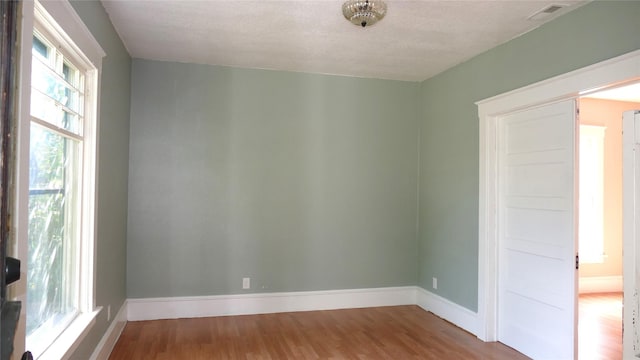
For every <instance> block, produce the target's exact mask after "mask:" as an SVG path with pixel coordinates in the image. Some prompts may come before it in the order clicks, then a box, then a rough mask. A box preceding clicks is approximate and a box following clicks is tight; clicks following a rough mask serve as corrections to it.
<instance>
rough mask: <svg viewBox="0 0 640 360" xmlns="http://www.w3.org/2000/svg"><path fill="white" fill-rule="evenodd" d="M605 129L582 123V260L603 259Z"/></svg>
mask: <svg viewBox="0 0 640 360" xmlns="http://www.w3.org/2000/svg"><path fill="white" fill-rule="evenodd" d="M604 131H605V128H604V127H602V126H591V125H580V166H579V168H580V174H579V184H580V185H579V191H580V193H579V196H580V197H579V221H578V223H579V226H578V237H579V244H578V245H579V251H580V262H582V263H601V262H602V261H603V255H604V232H603V222H604V217H603V214H604V210H603V197H604Z"/></svg>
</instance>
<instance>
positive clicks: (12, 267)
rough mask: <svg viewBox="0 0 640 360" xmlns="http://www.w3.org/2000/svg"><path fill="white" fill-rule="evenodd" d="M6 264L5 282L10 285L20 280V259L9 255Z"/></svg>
mask: <svg viewBox="0 0 640 360" xmlns="http://www.w3.org/2000/svg"><path fill="white" fill-rule="evenodd" d="M4 264H5V265H4V279H5V283H6V284H7V285H9V284H11V283H13V282H16V281H18V280H20V260H18V259H14V258H12V257H7V258H6V259H5V262H4Z"/></svg>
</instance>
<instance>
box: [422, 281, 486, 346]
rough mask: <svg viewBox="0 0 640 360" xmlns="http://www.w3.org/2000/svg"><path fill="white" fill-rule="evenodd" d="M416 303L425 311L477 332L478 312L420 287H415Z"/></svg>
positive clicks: (471, 331)
mask: <svg viewBox="0 0 640 360" xmlns="http://www.w3.org/2000/svg"><path fill="white" fill-rule="evenodd" d="M416 291H417V296H416V298H417V299H416V300H417V301H416V303H417V305H418V306H420V307H421V308H423V309H424V310H426V311H430V312H432V313H434V314H435V315H437V316H439V317H441V318H443V319H445V320H447V321H448V322H450V323H453V324H454V325H456V326H458V327H460V328H462V329H464V330H466V331H468V332H470V333H472V334H474V335H477V334H478V314H477V313H475V312H473V311H471V310H469V309H467V308H465V307H463V306H460V305H458V304H456V303H454V302H451V301H449V300H447V299H445V298H443V297H440V296H438V295H436V294H434V293H432V292H430V291H427V290H425V289H423V288H421V287H418V288H416Z"/></svg>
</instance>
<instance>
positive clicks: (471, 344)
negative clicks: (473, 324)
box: [109, 305, 528, 360]
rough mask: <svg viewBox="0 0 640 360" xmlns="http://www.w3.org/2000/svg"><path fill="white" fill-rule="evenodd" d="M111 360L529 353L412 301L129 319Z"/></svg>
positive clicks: (512, 355)
mask: <svg viewBox="0 0 640 360" xmlns="http://www.w3.org/2000/svg"><path fill="white" fill-rule="evenodd" d="M109 359H110V360H125V359H126V360H135V359H145V360H147V359H150V360H169V359H171V360H179V359H274V360H275V359H496V360H498V359H509V360H517V359H528V358H527V357H526V356H524V355H522V354H520V353H518V352H517V351H515V350H513V349H511V348H509V347H507V346H505V345H503V344H500V343H484V342H482V341H480V340H478V339H477V338H476V337H475V336H473V335H471V334H469V333H468V332H466V331H464V330H462V329H460V328H458V327H456V326H454V325H452V324H450V323H448V322H446V321H444V320H442V319H440V318H438V317H436V316H435V315H433V314H432V313H429V312H426V311H424V310H422V309H421V308H420V307H418V306H415V305H410V306H390V307H377V308H367V309H347V310H330V311H311V312H294V313H280V314H265V315H246V316H226V317H211V318H195V319H176V320H155V321H139V322H129V323H128V324H127V326H126V327H125V329H124V331H123V333H122V335H121V336H120V339H119V340H118V343H117V344H116V346H115V348H114V349H113V352H112V353H111V356H110V358H109Z"/></svg>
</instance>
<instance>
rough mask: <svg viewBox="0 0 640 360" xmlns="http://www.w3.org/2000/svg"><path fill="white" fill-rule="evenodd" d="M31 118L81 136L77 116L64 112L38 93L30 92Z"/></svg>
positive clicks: (60, 107) (51, 100) (52, 101)
mask: <svg viewBox="0 0 640 360" xmlns="http://www.w3.org/2000/svg"><path fill="white" fill-rule="evenodd" d="M31 116H34V117H37V118H38V119H41V120H44V121H46V122H48V123H50V124H53V125H56V126H58V127H60V128H62V129H65V130H68V131H71V132H72V133H74V134H77V135H82V130H81V128H80V125H81V123H80V120H79V117H78V115H76V114H74V113H72V112H69V111H68V110H65V108H63V107H62V106H60V105H59V104H58V103H56V102H55V101H54V100H53V99H51V98H50V97H48V96H46V95H44V94H42V93H41V92H39V91H32V92H31Z"/></svg>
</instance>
